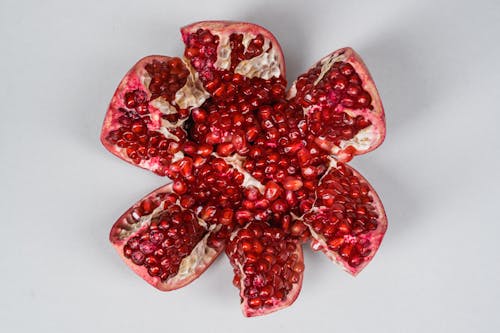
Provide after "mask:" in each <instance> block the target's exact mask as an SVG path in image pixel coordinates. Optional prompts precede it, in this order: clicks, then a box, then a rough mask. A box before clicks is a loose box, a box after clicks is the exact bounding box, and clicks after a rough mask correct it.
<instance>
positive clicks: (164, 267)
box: [109, 184, 223, 291]
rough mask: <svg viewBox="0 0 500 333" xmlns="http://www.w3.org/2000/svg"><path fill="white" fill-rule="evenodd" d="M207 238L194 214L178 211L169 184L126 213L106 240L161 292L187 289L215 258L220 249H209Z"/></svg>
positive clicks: (207, 229)
mask: <svg viewBox="0 0 500 333" xmlns="http://www.w3.org/2000/svg"><path fill="white" fill-rule="evenodd" d="M210 235H211V230H210V229H209V228H208V227H207V225H206V224H205V223H204V222H203V221H201V220H200V219H198V218H197V217H196V214H195V212H193V211H192V210H190V209H186V208H183V207H182V206H181V202H180V197H179V196H178V195H177V194H175V193H174V192H173V191H172V184H169V185H166V186H163V187H160V188H159V189H157V190H155V191H154V192H152V193H150V194H148V195H147V196H146V197H144V198H143V199H141V200H140V201H139V202H137V203H136V204H135V205H133V206H132V207H131V208H130V209H128V210H127V211H126V212H125V214H123V215H122V216H121V217H120V218H119V219H118V221H117V222H116V223H115V224H114V226H113V228H112V229H111V233H110V236H109V238H110V241H111V243H112V244H113V246H114V247H115V248H116V250H117V251H118V253H119V254H120V256H121V257H122V258H123V260H124V261H125V262H126V263H127V265H128V266H130V267H131V268H132V269H133V270H134V271H135V272H136V273H137V274H138V275H139V276H141V277H142V278H143V279H144V280H146V281H147V282H148V283H149V284H151V285H153V286H154V287H156V288H158V289H160V290H165V291H166V290H173V289H177V288H180V287H183V286H185V285H186V284H188V283H190V282H191V281H193V280H194V279H196V278H197V277H198V276H199V275H200V274H201V273H202V272H203V271H205V269H207V268H208V266H210V264H211V263H212V261H214V260H215V258H217V256H218V255H219V254H220V252H221V251H222V250H223V248H222V246H221V244H218V245H217V244H215V243H213V242H212V243H211V244H210V245H208V244H207V242H208V237H209V236H210ZM214 244H215V245H214Z"/></svg>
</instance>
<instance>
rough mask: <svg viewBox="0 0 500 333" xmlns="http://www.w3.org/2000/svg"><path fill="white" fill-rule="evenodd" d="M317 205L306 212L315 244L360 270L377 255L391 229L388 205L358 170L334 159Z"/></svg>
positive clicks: (353, 271)
mask: <svg viewBox="0 0 500 333" xmlns="http://www.w3.org/2000/svg"><path fill="white" fill-rule="evenodd" d="M316 198H317V200H316V202H315V205H314V208H313V209H312V210H311V211H310V212H308V213H307V214H305V215H304V223H305V224H306V225H307V226H308V227H309V229H310V231H311V235H312V237H313V239H314V240H313V242H312V245H311V246H312V248H313V249H314V250H321V251H323V252H324V253H325V254H326V255H327V256H328V258H330V259H332V260H333V261H335V262H338V263H340V264H341V265H342V266H343V268H344V269H345V270H346V271H347V272H349V273H351V274H353V275H356V274H358V273H359V272H360V271H361V270H362V269H363V268H364V267H365V266H366V265H367V264H368V263H369V262H370V260H371V259H372V258H373V256H374V255H375V252H376V251H377V249H378V247H379V245H380V242H382V238H383V237H384V234H385V231H386V229H387V218H386V215H385V211H384V207H383V206H382V202H381V201H380V199H379V197H378V195H377V193H376V192H375V190H374V189H373V188H372V187H371V185H370V184H369V183H368V182H367V181H366V179H364V178H363V177H362V176H361V175H360V174H359V173H358V172H357V171H356V170H354V169H353V168H351V167H349V166H347V165H346V164H343V163H341V162H336V161H335V160H332V161H331V165H330V169H329V171H328V172H327V173H326V174H325V175H324V176H323V178H322V179H321V182H320V184H319V186H318V187H317V189H316Z"/></svg>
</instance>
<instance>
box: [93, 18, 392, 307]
mask: <svg viewBox="0 0 500 333" xmlns="http://www.w3.org/2000/svg"><path fill="white" fill-rule="evenodd" d="M247 29H248V30H247ZM182 34H183V39H184V41H185V44H186V49H185V52H184V58H183V59H180V58H171V57H163V56H151V57H147V58H144V59H143V60H141V61H140V62H139V63H138V64H137V65H136V66H135V67H134V68H133V69H132V70H131V71H130V72H129V74H127V76H126V78H125V79H124V80H123V81H122V83H121V84H120V86H119V88H118V90H117V93H116V94H115V98H114V99H113V101H112V103H111V106H110V110H109V112H108V115H107V117H106V119H105V124H104V126H103V134H102V140H103V143H104V145H105V146H106V148H108V149H109V150H110V151H112V152H113V153H114V154H115V155H117V156H120V157H121V158H124V159H125V160H127V161H129V162H130V161H131V162H133V163H134V164H137V165H139V166H141V167H143V168H146V169H150V170H152V171H154V172H156V173H157V174H160V175H162V176H168V177H169V178H170V179H171V180H172V183H171V184H169V185H166V186H165V187H164V188H161V189H158V190H157V191H155V192H154V193H153V194H151V195H149V196H147V197H146V198H144V199H143V200H141V201H140V202H139V203H137V204H136V205H134V206H133V207H132V208H131V209H129V210H128V211H127V212H126V213H125V214H124V215H123V216H122V217H121V218H120V220H119V221H118V222H117V223H116V224H115V225H114V226H113V229H112V231H111V236H110V238H111V241H112V242H113V244H114V246H115V247H116V248H117V249H118V250H119V251H120V254H121V255H122V256H123V257H124V258H125V259H126V261H127V263H128V264H129V265H130V266H131V267H133V269H134V270H135V271H136V272H137V273H138V274H139V275H140V276H141V277H143V278H144V279H145V280H146V281H148V282H149V283H151V284H152V285H154V286H155V287H157V288H159V289H161V290H172V289H175V288H179V287H181V286H184V285H185V284H187V283H189V282H190V281H192V280H194V279H195V278H196V277H197V276H198V275H199V274H201V273H202V272H203V271H204V270H205V269H206V268H207V267H208V266H209V265H210V263H211V262H212V261H213V260H214V259H215V258H216V257H217V255H218V254H219V253H220V252H221V251H222V250H223V249H224V247H225V249H226V254H227V255H228V257H229V259H230V262H231V264H232V265H233V268H234V272H235V276H234V281H233V282H234V284H235V285H236V286H237V287H238V288H240V296H241V297H242V306H243V311H244V314H245V315H247V316H253V315H260V314H265V313H270V312H273V311H276V310H278V309H280V308H283V307H286V306H288V305H290V304H291V303H292V302H293V301H294V300H295V298H296V297H297V295H298V293H299V291H300V288H301V283H302V274H303V271H304V263H303V256H302V247H301V246H302V243H303V242H305V241H308V240H312V246H313V248H314V249H316V250H320V249H321V250H322V251H323V252H325V254H326V255H327V256H328V257H329V258H331V259H333V260H335V261H338V262H340V263H341V264H342V265H343V266H344V268H345V269H346V270H347V271H349V272H350V273H352V274H356V273H357V272H359V270H361V269H362V268H363V267H364V265H366V263H367V262H368V261H369V260H371V258H372V257H373V255H374V253H375V251H376V250H377V248H378V246H379V244H380V241H381V239H382V236H383V234H384V232H385V228H386V220H385V213H384V211H383V208H382V205H381V203H380V201H379V199H378V196H377V195H376V193H375V192H374V191H373V189H372V188H371V186H370V185H369V184H368V183H367V182H366V181H365V180H364V179H363V178H362V177H361V176H360V175H359V174H358V173H356V172H355V171H354V170H352V169H351V168H349V167H348V166H347V165H345V164H342V163H340V162H337V161H336V158H338V159H339V160H342V161H345V159H344V158H343V157H341V155H340V153H339V154H337V151H336V150H335V149H331V147H332V145H334V146H337V148H338V149H339V150H340V149H342V152H341V153H342V154H346V155H349V156H350V157H352V155H353V154H356V153H362V152H359V151H358V150H357V149H358V148H359V147H361V148H360V149H366V150H367V151H368V150H369V149H373V148H374V146H375V145H378V144H380V142H381V141H380V138H381V137H382V138H383V135H384V134H385V128H384V126H385V125H384V123H383V120H384V119H383V109H381V104H380V102H379V100H378V98H379V97H378V95H377V93H376V90H375V88H374V86H373V84H372V82H371V78H370V76H369V74H368V72H367V70H366V68H365V67H364V64H363V63H362V61H361V59H359V57H358V56H357V55H356V54H355V52H354V51H352V50H351V49H348V48H346V49H343V50H340V51H338V52H335V53H332V54H331V55H329V56H328V57H326V58H324V59H323V60H321V61H320V62H318V63H317V64H316V65H315V66H313V68H312V69H310V70H309V71H308V72H307V73H305V74H304V75H301V76H300V77H299V78H298V79H297V81H296V82H295V83H294V84H293V85H292V88H291V89H290V90H289V91H288V92H287V91H286V84H287V82H286V79H285V76H284V68H285V66H284V63H283V58H282V55H281V50H280V47H279V44H278V43H277V41H276V40H275V38H274V37H273V36H272V35H271V34H270V33H269V32H267V31H266V30H265V29H263V28H261V27H258V26H255V25H251V24H241V23H228V22H201V23H197V24H194V25H193V26H189V27H186V28H184V29H183V31H182ZM374 122H375V125H376V126H372V125H374ZM380 129H382V130H383V132H381V133H371V132H370V130H371V131H377V130H380ZM361 131H363V134H362V135H360V136H359V137H358V138H360V139H362V142H361V141H356V140H354V141H352V142H354V143H356V144H358V143H359V144H361V146H359V145H358V146H356V147H354V146H353V143H352V142H351V140H352V139H357V135H358V134H360V132H361ZM367 135H368V136H370V135H372V136H373V137H374V138H377V140H378V141H377V140H373V141H370V138H368V141H367ZM360 142H361V143H360ZM371 143H373V145H374V146H370V144H371ZM351 153H352V154H351ZM332 154H333V155H332ZM335 154H337V155H335ZM184 259H185V260H184ZM181 263H182V264H181Z"/></svg>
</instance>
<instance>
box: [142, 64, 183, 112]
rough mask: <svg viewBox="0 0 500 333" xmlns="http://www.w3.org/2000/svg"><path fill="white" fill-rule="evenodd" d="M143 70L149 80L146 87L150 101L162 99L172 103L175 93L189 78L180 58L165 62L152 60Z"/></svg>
mask: <svg viewBox="0 0 500 333" xmlns="http://www.w3.org/2000/svg"><path fill="white" fill-rule="evenodd" d="M144 68H145V69H146V71H147V72H148V74H149V76H150V78H151V82H150V83H149V86H148V88H149V91H150V92H151V100H154V99H156V98H158V97H163V98H164V99H165V100H167V101H169V102H170V101H173V100H174V98H175V93H176V92H177V91H178V90H179V89H180V88H182V87H183V86H184V85H185V84H186V81H187V77H188V76H189V71H188V69H187V68H186V65H185V64H184V63H183V62H182V60H181V59H180V58H171V59H169V60H168V61H166V62H163V61H158V60H153V62H152V63H150V64H147V65H146V66H145V67H144Z"/></svg>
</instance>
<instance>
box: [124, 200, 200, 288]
mask: <svg viewBox="0 0 500 333" xmlns="http://www.w3.org/2000/svg"><path fill="white" fill-rule="evenodd" d="M205 234H206V230H205V229H204V228H203V227H201V226H200V225H199V223H198V221H197V219H196V217H195V216H194V214H193V213H192V212H191V211H188V210H183V209H182V208H181V207H180V206H179V205H176V204H172V205H170V206H169V207H167V208H166V209H165V210H164V212H162V214H160V215H158V216H155V217H154V218H153V219H152V220H151V223H150V224H149V225H147V226H146V227H145V228H143V229H141V230H140V231H138V232H137V233H136V234H135V235H134V236H133V237H132V238H129V239H128V241H127V243H126V244H125V246H124V247H123V253H124V256H125V257H126V258H130V260H132V262H133V263H134V264H136V265H139V266H144V267H146V268H147V271H148V273H149V275H151V276H158V277H159V278H160V279H161V280H166V279H168V278H169V277H172V276H175V275H176V274H177V272H178V271H179V265H180V263H181V261H182V259H184V258H185V257H187V256H188V255H189V254H190V253H191V251H192V250H193V248H194V247H195V246H196V245H197V244H198V242H199V241H200V240H201V239H202V238H203V236H204V235H205Z"/></svg>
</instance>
